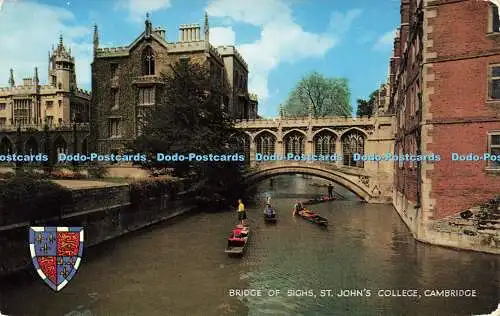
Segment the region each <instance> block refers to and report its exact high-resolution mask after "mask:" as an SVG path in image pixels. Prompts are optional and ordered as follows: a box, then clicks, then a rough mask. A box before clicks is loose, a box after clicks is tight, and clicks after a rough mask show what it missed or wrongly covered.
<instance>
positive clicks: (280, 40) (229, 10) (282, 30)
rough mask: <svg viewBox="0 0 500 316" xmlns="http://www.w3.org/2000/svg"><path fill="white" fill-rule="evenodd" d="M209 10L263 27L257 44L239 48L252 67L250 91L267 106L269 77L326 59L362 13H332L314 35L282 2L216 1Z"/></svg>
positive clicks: (265, 0) (213, 13)
mask: <svg viewBox="0 0 500 316" xmlns="http://www.w3.org/2000/svg"><path fill="white" fill-rule="evenodd" d="M207 11H208V14H209V15H211V16H215V17H220V18H231V19H232V20H233V21H238V22H245V23H248V24H251V25H254V26H258V27H260V28H261V32H260V38H259V39H258V40H257V41H255V42H253V43H247V44H242V45H239V47H238V49H239V51H240V52H241V54H242V55H243V56H244V58H245V60H246V61H247V63H248V64H249V71H250V78H249V89H250V90H251V92H255V93H257V94H258V95H259V102H263V103H264V106H265V101H266V99H268V97H269V96H270V92H269V88H268V76H269V74H270V72H271V71H272V70H273V69H275V68H276V67H277V66H278V65H279V64H280V63H282V62H288V63H294V62H297V61H300V60H302V59H307V58H315V57H322V56H324V54H325V53H326V52H327V51H328V50H329V49H331V48H332V47H334V46H335V45H336V44H337V43H338V41H339V35H341V34H342V33H345V32H346V31H347V30H348V29H349V27H350V25H351V23H352V22H353V21H354V19H355V18H357V17H358V16H359V15H360V14H361V11H360V10H351V11H349V12H347V13H346V14H341V13H335V14H332V17H331V21H330V25H328V26H326V27H325V29H326V31H325V32H323V33H311V32H307V31H305V30H304V29H303V28H302V26H300V25H299V24H297V23H296V22H294V20H293V16H292V10H291V8H290V6H289V5H288V4H286V2H284V1H282V0H253V1H234V0H214V1H212V2H211V3H210V4H209V5H208V7H207ZM231 31H232V29H231Z"/></svg>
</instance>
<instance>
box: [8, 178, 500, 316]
mask: <svg viewBox="0 0 500 316" xmlns="http://www.w3.org/2000/svg"><path fill="white" fill-rule="evenodd" d="M317 181H321V180H316V179H303V178H302V177H299V176H281V177H278V178H275V181H274V185H273V186H272V187H271V186H270V184H269V182H268V181H267V182H263V183H262V184H261V185H260V186H259V193H260V194H261V195H265V194H271V195H272V196H273V204H274V206H275V207H276V208H277V210H278V214H279V215H278V216H279V222H278V223H277V224H276V225H274V226H266V225H265V223H264V222H263V219H262V210H261V206H260V205H257V206H255V207H249V210H248V214H249V217H250V226H251V228H252V231H251V236H250V242H249V248H248V251H247V252H246V254H245V256H244V257H243V258H239V259H238V258H229V257H227V256H226V254H225V253H224V248H225V246H226V238H227V236H228V235H229V232H230V230H231V228H232V226H233V225H234V223H235V221H236V218H235V214H234V212H226V213H206V214H205V213H201V214H193V215H186V216H181V217H179V218H176V219H174V220H172V221H169V222H167V223H164V224H160V225H156V226H153V227H151V228H148V229H145V230H142V231H140V232H135V233H132V234H130V235H128V236H125V237H123V238H119V239H116V240H113V241H110V242H107V243H105V244H102V245H99V246H97V247H95V248H91V249H88V250H86V252H85V255H84V259H83V262H82V265H81V267H80V269H79V272H78V273H77V275H76V276H75V277H74V278H73V280H72V281H71V282H70V283H69V285H67V286H66V288H64V289H63V290H62V291H61V292H59V293H55V292H53V291H52V290H51V289H50V288H49V287H48V286H46V285H45V284H44V283H43V281H42V280H41V279H39V277H38V276H37V275H35V274H32V273H31V272H32V271H30V273H31V274H30V277H29V278H28V277H19V279H18V280H16V283H15V284H13V285H11V286H9V285H6V284H4V285H2V286H1V287H0V290H1V298H0V300H1V301H0V304H1V305H0V311H2V312H3V314H7V315H50V316H56V315H66V316H69V315H71V316H76V315H87V316H90V315H99V316H100V315H148V316H149V315H161V316H163V315H339V316H345V315H424V316H431V315H443V316H445V315H454V316H455V315H474V314H486V313H490V312H491V311H492V310H494V309H495V308H496V306H497V305H498V303H499V302H500V293H499V289H500V277H499V274H498V272H499V271H500V270H499V267H500V258H498V257H496V256H492V255H486V254H480V253H473V252H462V251H455V250H450V249H445V248H440V247H435V246H429V245H424V244H420V243H417V242H416V241H414V239H413V238H412V236H411V234H410V233H409V231H408V229H407V228H406V227H405V225H404V223H403V222H402V221H401V220H400V218H399V217H398V215H397V214H396V213H395V211H394V210H393V208H392V207H391V206H389V205H372V204H366V203H361V202H359V201H357V200H356V198H355V197H354V196H352V194H349V192H348V191H346V190H344V189H343V188H337V187H336V188H335V189H336V191H338V192H340V193H341V194H342V195H344V196H345V197H346V200H343V201H334V202H329V203H325V204H320V205H315V206H314V207H311V208H312V209H314V210H317V211H319V212H320V213H321V214H322V215H324V216H326V217H328V218H329V219H330V226H329V228H328V229H327V230H325V229H321V228H319V227H317V226H315V225H313V224H310V223H307V222H305V221H304V220H302V219H300V218H293V217H292V216H291V208H292V204H293V203H294V201H295V200H296V199H306V198H309V197H312V196H315V195H317V194H322V193H324V191H325V188H320V187H316V186H313V185H311V183H312V182H317ZM230 289H254V290H261V291H262V292H261V294H262V296H250V297H234V296H231V295H230ZM276 289H278V290H280V291H281V292H280V294H279V295H278V296H272V297H270V296H268V291H269V290H276ZM342 289H350V290H354V292H353V294H356V293H355V292H356V290H358V291H357V292H359V293H357V294H361V292H362V293H363V294H364V295H365V296H351V297H338V296H337V293H339V291H341V290H342ZM363 289H367V290H369V292H371V293H370V294H371V295H370V296H369V297H368V296H366V294H367V291H363ZM403 289H405V290H410V291H408V292H407V294H414V292H412V290H418V294H419V295H420V296H419V297H397V296H396V295H398V293H399V295H400V294H402V293H403V292H402V290H403ZM433 289H463V290H475V291H476V297H458V298H443V297H428V296H425V293H427V294H428V292H424V291H426V290H427V291H430V290H433ZM290 290H292V291H297V290H303V291H301V292H299V293H295V294H310V295H312V296H300V297H297V296H289V295H288V294H290V293H288V291H290ZM321 290H331V294H332V296H330V297H321V294H326V292H321ZM380 290H389V291H391V290H392V292H387V293H386V294H388V295H389V294H390V295H392V296H385V297H380V296H379V295H378V292H379V291H380ZM396 290H399V292H398V291H396ZM311 291H312V293H311ZM384 293H385V292H384ZM254 294H255V293H254ZM0 314H1V313H0Z"/></svg>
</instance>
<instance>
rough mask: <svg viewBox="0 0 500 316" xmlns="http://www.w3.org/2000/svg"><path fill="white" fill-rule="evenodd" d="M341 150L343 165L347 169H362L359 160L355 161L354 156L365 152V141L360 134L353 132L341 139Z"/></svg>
mask: <svg viewBox="0 0 500 316" xmlns="http://www.w3.org/2000/svg"><path fill="white" fill-rule="evenodd" d="M342 149H343V152H344V165H345V166H349V167H358V168H363V167H364V163H363V161H362V160H361V159H359V160H358V161H356V160H355V155H354V154H360V155H363V154H364V152H365V139H364V137H363V135H362V134H361V133H360V132H357V131H353V132H350V133H348V134H347V135H344V136H343V137H342Z"/></svg>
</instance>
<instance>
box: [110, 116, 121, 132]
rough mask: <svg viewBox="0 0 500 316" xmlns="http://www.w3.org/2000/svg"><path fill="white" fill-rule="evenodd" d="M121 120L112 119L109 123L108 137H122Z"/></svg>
mask: <svg viewBox="0 0 500 316" xmlns="http://www.w3.org/2000/svg"><path fill="white" fill-rule="evenodd" d="M120 123H121V122H120V119H119V118H111V119H109V121H108V135H109V137H120V136H121V126H120V125H121V124H120Z"/></svg>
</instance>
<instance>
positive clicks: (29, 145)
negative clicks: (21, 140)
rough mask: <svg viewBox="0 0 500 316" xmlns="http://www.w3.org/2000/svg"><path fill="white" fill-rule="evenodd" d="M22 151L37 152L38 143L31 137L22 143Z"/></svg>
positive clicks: (32, 153) (31, 153)
mask: <svg viewBox="0 0 500 316" xmlns="http://www.w3.org/2000/svg"><path fill="white" fill-rule="evenodd" d="M24 153H25V154H28V155H36V154H38V144H37V142H36V140H35V139H34V138H33V137H31V138H30V139H28V141H26V144H25V145H24Z"/></svg>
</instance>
